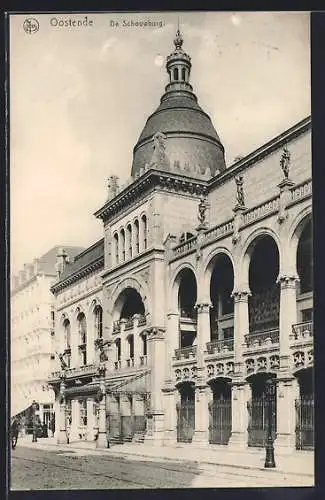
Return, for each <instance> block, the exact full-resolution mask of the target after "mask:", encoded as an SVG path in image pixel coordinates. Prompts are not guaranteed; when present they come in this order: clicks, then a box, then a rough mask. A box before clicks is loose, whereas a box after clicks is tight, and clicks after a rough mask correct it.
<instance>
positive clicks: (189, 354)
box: [173, 346, 197, 383]
mask: <svg viewBox="0 0 325 500" xmlns="http://www.w3.org/2000/svg"><path fill="white" fill-rule="evenodd" d="M196 352H197V348H196V346H190V347H182V348H180V349H176V350H175V356H174V357H173V377H174V381H175V383H180V382H195V380H196V378H197V366H196V364H197V358H196Z"/></svg>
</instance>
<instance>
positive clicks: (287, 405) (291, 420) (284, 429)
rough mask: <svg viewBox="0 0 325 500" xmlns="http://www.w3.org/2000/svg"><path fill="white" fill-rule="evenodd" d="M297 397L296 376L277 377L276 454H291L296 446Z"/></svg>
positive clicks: (297, 384)
mask: <svg viewBox="0 0 325 500" xmlns="http://www.w3.org/2000/svg"><path fill="white" fill-rule="evenodd" d="M298 398H299V383H298V380H297V379H296V377H292V376H291V377H283V376H281V375H280V376H279V377H278V378H277V405H276V407H277V437H276V440H275V442H274V448H275V452H276V454H291V453H293V452H294V451H295V447H296V433H295V429H296V410H295V400H296V399H298Z"/></svg>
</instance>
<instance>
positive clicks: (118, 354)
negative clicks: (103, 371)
mask: <svg viewBox="0 0 325 500" xmlns="http://www.w3.org/2000/svg"><path fill="white" fill-rule="evenodd" d="M114 344H115V362H114V366H115V370H118V369H119V368H121V339H120V338H118V339H116V340H115V342H114Z"/></svg>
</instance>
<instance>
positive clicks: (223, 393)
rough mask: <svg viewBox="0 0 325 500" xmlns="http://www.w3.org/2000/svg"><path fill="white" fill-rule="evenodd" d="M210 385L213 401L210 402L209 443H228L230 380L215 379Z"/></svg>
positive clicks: (229, 428) (229, 430) (229, 431)
mask: <svg viewBox="0 0 325 500" xmlns="http://www.w3.org/2000/svg"><path fill="white" fill-rule="evenodd" d="M210 386H211V389H212V391H213V401H211V402H210V403H209V443H211V444H228V441H229V438H230V435H231V386H230V380H229V379H225V378H221V379H215V380H213V381H212V382H210Z"/></svg>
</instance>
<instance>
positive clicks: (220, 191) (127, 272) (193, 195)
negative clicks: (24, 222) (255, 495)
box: [49, 31, 314, 452]
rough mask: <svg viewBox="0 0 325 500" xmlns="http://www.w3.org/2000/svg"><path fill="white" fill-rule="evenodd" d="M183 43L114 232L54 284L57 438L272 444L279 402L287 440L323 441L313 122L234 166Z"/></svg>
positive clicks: (281, 431)
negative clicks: (316, 389) (316, 432)
mask: <svg viewBox="0 0 325 500" xmlns="http://www.w3.org/2000/svg"><path fill="white" fill-rule="evenodd" d="M174 44H175V50H174V51H173V52H172V53H171V54H170V56H168V57H167V63H166V69H167V73H168V75H169V83H168V84H167V86H166V88H165V93H164V94H163V96H162V98H161V102H160V106H159V107H158V109H157V110H156V111H155V112H154V113H153V114H152V115H150V116H149V118H148V120H147V122H146V124H145V127H144V130H143V131H142V133H141V135H140V137H139V140H138V142H137V144H136V145H135V147H134V152H133V165H132V171H131V178H130V180H129V181H128V182H127V183H126V184H125V185H124V186H121V187H119V183H118V178H117V177H115V176H113V177H111V178H110V186H109V193H108V200H107V202H106V203H105V204H104V206H103V207H102V208H100V209H99V210H98V211H97V212H96V213H95V216H96V217H97V218H100V219H101V220H102V222H103V233H104V234H103V239H102V240H100V241H99V242H97V243H95V244H94V245H93V246H92V247H90V248H89V249H87V250H86V251H84V252H83V253H81V254H80V255H79V256H77V257H76V258H75V260H74V262H73V263H71V264H65V263H64V262H62V263H61V264H62V269H63V270H62V273H61V275H60V279H59V280H58V281H57V282H56V283H55V284H54V285H53V287H52V291H53V293H54V295H55V297H56V319H57V322H56V338H57V341H58V346H59V349H60V352H61V354H62V355H61V365H58V366H57V370H56V371H55V372H53V373H52V375H51V376H50V379H49V382H50V384H51V386H52V387H53V389H54V391H55V393H56V403H55V405H56V412H57V415H58V416H59V425H58V426H57V429H56V436H57V440H58V442H66V440H67V436H68V438H69V441H70V442H71V441H73V440H76V439H87V440H96V442H97V446H107V440H109V441H111V442H114V441H115V442H120V441H130V440H133V441H137V442H145V443H149V444H150V443H152V444H168V443H176V442H187V443H193V445H200V446H206V445H207V444H209V443H210V444H211V445H226V446H228V447H241V448H245V447H257V448H258V447H262V446H264V443H265V436H266V428H267V424H268V419H267V415H268V409H269V407H270V406H271V413H272V429H273V434H274V437H275V438H276V439H275V446H276V448H277V450H278V452H293V451H294V450H301V449H304V450H307V449H312V448H313V403H314V399H313V272H312V184H311V136H310V129H311V120H310V118H306V119H304V120H302V121H301V122H299V123H298V124H296V125H295V126H293V127H292V128H290V129H289V130H286V131H284V132H283V133H282V134H281V135H279V136H277V137H275V138H274V139H273V140H271V141H269V142H268V143H267V144H265V145H263V146H261V147H260V148H259V149H257V150H256V151H253V152H252V153H251V154H249V155H247V156H245V157H243V158H239V159H237V160H236V161H235V163H234V164H233V165H231V166H229V167H227V168H226V165H225V160H224V148H223V146H222V143H221V141H220V138H219V136H218V134H217V132H216V131H215V129H214V127H213V124H212V122H211V120H210V118H209V116H208V115H207V114H206V113H205V112H204V111H203V110H202V109H201V108H200V106H199V104H198V101H197V97H196V96H195V94H194V92H193V88H192V86H191V84H190V83H189V80H190V71H191V59H190V57H189V55H188V54H186V52H184V50H183V48H182V45H183V39H182V36H181V34H180V33H179V31H178V32H177V35H176V38H175V40H174ZM57 421H58V420H57Z"/></svg>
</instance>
